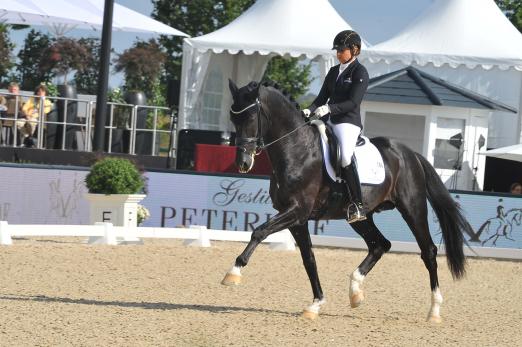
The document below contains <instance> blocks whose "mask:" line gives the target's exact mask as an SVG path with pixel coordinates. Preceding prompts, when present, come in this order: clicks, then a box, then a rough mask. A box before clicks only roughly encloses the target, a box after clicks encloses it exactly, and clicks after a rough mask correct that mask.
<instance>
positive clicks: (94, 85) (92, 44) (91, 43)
mask: <svg viewBox="0 0 522 347" xmlns="http://www.w3.org/2000/svg"><path fill="white" fill-rule="evenodd" d="M78 42H79V43H80V44H82V45H84V47H85V48H86V49H87V51H88V52H89V53H88V54H89V56H90V59H89V61H87V64H86V65H85V66H84V68H83V70H81V71H76V75H75V76H74V81H75V82H76V90H77V91H78V93H83V94H94V95H96V93H97V92H98V74H99V69H100V51H101V41H100V39H98V38H92V37H89V38H81V39H80V40H78Z"/></svg>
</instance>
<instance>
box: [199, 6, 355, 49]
mask: <svg viewBox="0 0 522 347" xmlns="http://www.w3.org/2000/svg"><path fill="white" fill-rule="evenodd" d="M346 29H351V27H350V25H348V23H346V21H345V20H344V19H343V18H342V17H341V16H340V15H339V14H338V13H337V11H336V10H335V9H334V8H333V7H332V5H330V3H329V2H328V0H278V1H276V0H258V1H256V3H255V4H254V5H252V6H251V7H250V8H249V9H248V10H247V11H245V12H244V13H243V14H241V16H239V17H238V18H237V19H235V20H234V21H233V22H231V23H230V24H228V25H227V26H225V27H223V28H221V29H219V30H216V31H214V32H212V33H210V34H207V35H203V36H199V37H195V38H192V39H190V43H191V45H192V46H193V47H194V48H196V49H197V50H198V51H200V52H204V51H207V50H212V51H213V52H214V53H221V52H223V51H225V50H226V51H228V52H229V53H231V54H237V53H239V52H240V51H241V52H243V53H244V54H247V55H249V54H252V53H254V52H258V53H259V54H261V55H267V54H270V53H275V54H279V55H290V56H292V57H298V56H301V55H303V54H304V55H306V56H307V57H308V58H315V57H316V56H318V55H323V54H330V55H331V54H332V41H333V38H334V37H335V35H336V34H337V33H338V32H340V31H342V30H346Z"/></svg>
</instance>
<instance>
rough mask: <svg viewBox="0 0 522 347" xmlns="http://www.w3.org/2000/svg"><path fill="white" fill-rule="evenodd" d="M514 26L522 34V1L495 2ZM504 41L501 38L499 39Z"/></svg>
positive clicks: (499, 0) (501, 0) (496, 0)
mask: <svg viewBox="0 0 522 347" xmlns="http://www.w3.org/2000/svg"><path fill="white" fill-rule="evenodd" d="M495 2H496V3H497V5H498V7H500V9H501V10H502V12H504V14H505V15H506V17H507V18H508V19H509V20H510V21H511V23H513V25H514V26H515V27H516V28H517V29H518V31H520V32H522V0H495ZM498 39H499V40H502V38H501V37H499V38H498Z"/></svg>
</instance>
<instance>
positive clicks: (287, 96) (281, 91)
mask: <svg viewBox="0 0 522 347" xmlns="http://www.w3.org/2000/svg"><path fill="white" fill-rule="evenodd" d="M261 85H262V86H263V87H272V88H274V89H275V90H276V91H278V92H279V94H281V95H282V96H283V97H284V98H285V99H286V100H287V101H289V102H290V103H291V104H292V105H294V107H295V108H296V109H297V110H298V111H300V110H301V106H300V105H299V103H298V102H297V101H296V100H295V99H294V97H293V96H292V95H291V94H290V93H289V92H288V91H286V90H284V89H283V88H281V86H280V85H279V84H278V83H277V82H274V81H270V80H267V81H263V82H262V83H261Z"/></svg>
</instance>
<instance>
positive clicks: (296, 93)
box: [263, 57, 312, 99]
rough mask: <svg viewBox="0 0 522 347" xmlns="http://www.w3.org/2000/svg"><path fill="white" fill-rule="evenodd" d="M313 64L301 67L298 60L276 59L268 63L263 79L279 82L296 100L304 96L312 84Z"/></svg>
mask: <svg viewBox="0 0 522 347" xmlns="http://www.w3.org/2000/svg"><path fill="white" fill-rule="evenodd" d="M310 70H311V64H310V63H308V64H305V65H299V60H298V59H297V58H284V57H274V58H272V60H270V62H269V63H268V66H267V68H266V71H265V75H264V77H263V79H265V80H271V81H274V82H277V83H278V84H279V85H280V86H281V87H282V89H283V90H285V91H286V92H288V93H289V94H290V95H292V96H293V97H294V98H295V99H297V98H299V97H300V96H302V95H303V94H304V93H305V92H306V91H307V90H308V86H309V85H310V83H311V82H312V77H311V71H310Z"/></svg>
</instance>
